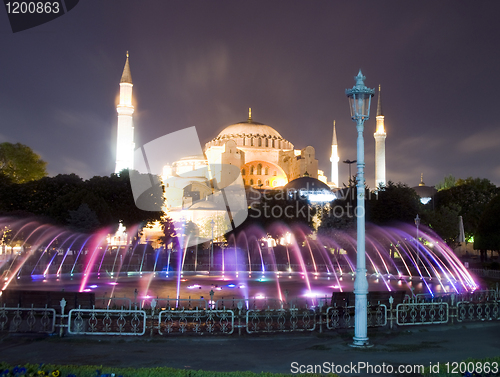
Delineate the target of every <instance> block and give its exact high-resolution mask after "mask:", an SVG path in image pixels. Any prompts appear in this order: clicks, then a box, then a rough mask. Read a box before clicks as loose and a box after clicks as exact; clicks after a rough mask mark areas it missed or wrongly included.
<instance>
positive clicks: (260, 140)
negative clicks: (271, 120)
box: [259, 137, 262, 147]
mask: <svg viewBox="0 0 500 377" xmlns="http://www.w3.org/2000/svg"><path fill="white" fill-rule="evenodd" d="M259 147H262V138H260V137H259Z"/></svg>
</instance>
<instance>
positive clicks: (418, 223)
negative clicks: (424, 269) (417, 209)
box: [415, 213, 420, 270]
mask: <svg viewBox="0 0 500 377" xmlns="http://www.w3.org/2000/svg"><path fill="white" fill-rule="evenodd" d="M415 226H416V227H417V270H418V268H420V267H419V266H420V247H419V245H418V227H419V226H420V217H418V213H417V217H415Z"/></svg>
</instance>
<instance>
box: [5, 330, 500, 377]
mask: <svg viewBox="0 0 500 377" xmlns="http://www.w3.org/2000/svg"><path fill="white" fill-rule="evenodd" d="M368 335H369V337H370V339H371V341H372V343H373V344H374V347H373V348H370V349H365V350H359V349H353V348H351V347H349V346H348V344H349V342H350V339H351V337H352V333H348V332H344V333H336V332H327V333H324V334H318V333H312V334H284V335H266V336H248V335H245V336H241V337H238V336H236V335H234V336H231V337H223V336H216V337H205V336H187V337H186V336H184V337H179V336H176V337H170V338H166V337H160V336H155V337H152V338H150V337H141V338H132V337H104V338H102V337H97V336H95V337H65V338H58V337H49V338H44V339H40V338H39V339H33V338H28V337H25V336H23V337H21V336H10V337H5V338H3V339H2V340H1V342H0V360H2V361H7V362H9V363H13V364H18V363H25V362H30V363H58V364H96V365H103V366H119V367H136V368H139V367H157V366H168V367H174V368H188V369H205V370H214V371H244V370H249V371H254V372H261V371H266V372H280V373H291V372H299V371H305V370H306V369H307V366H308V365H323V366H324V365H329V366H330V367H331V363H335V364H338V365H342V366H349V368H348V369H344V370H345V371H347V372H350V373H342V374H341V375H347V376H356V375H364V376H366V375H377V376H385V375H399V376H411V375H414V376H416V375H418V374H411V373H396V372H397V368H398V366H399V365H405V364H411V365H414V364H421V365H425V366H429V364H430V363H433V364H435V363H437V362H441V363H446V362H453V361H462V360H464V359H466V358H468V357H473V358H485V357H493V356H500V321H497V322H481V323H470V324H466V325H438V326H425V327H424V326H411V327H410V328H408V329H406V328H403V329H401V328H400V329H398V330H397V331H392V332H391V331H388V330H378V331H377V330H369V334H368ZM358 362H365V363H369V364H370V365H372V366H376V365H379V366H380V367H381V366H382V365H383V363H385V364H386V365H392V366H393V367H394V371H395V372H394V373H393V374H390V373H387V370H388V369H387V368H386V373H379V374H375V373H367V371H366V370H363V369H357V370H356V369H355V370H350V366H351V365H358V364H356V363H358ZM294 363H296V364H294ZM351 363H354V364H351ZM345 368H347V367H345ZM317 371H320V370H317ZM322 371H323V372H325V371H326V372H327V371H328V370H326V369H323V370H322ZM375 371H376V370H375Z"/></svg>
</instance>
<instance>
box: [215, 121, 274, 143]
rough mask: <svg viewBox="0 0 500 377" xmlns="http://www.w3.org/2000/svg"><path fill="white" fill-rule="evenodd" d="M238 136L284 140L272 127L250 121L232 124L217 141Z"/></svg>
mask: <svg viewBox="0 0 500 377" xmlns="http://www.w3.org/2000/svg"><path fill="white" fill-rule="evenodd" d="M238 136H240V137H241V136H246V137H251V136H261V137H274V138H276V139H283V137H282V136H281V135H280V134H279V132H278V131H276V130H275V129H274V128H272V127H271V126H268V125H265V124H262V123H258V122H254V121H253V120H248V121H246V122H239V123H236V124H231V125H230V126H227V127H226V128H224V129H223V130H222V132H221V133H220V134H219V135H218V136H217V138H216V139H230V138H233V137H238Z"/></svg>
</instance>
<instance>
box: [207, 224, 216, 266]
mask: <svg viewBox="0 0 500 377" xmlns="http://www.w3.org/2000/svg"><path fill="white" fill-rule="evenodd" d="M210 225H212V252H211V253H210V255H209V258H208V259H209V261H208V270H209V271H211V269H212V265H213V264H214V225H215V221H214V219H212V221H210Z"/></svg>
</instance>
